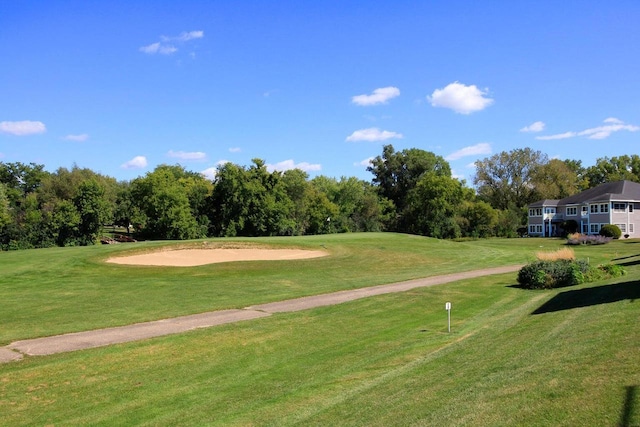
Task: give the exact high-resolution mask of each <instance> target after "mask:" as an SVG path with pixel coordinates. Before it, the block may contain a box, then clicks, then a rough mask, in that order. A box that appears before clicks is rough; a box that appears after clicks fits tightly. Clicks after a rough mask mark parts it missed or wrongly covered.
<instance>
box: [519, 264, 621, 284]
mask: <svg viewBox="0 0 640 427" xmlns="http://www.w3.org/2000/svg"><path fill="white" fill-rule="evenodd" d="M623 274H626V271H625V270H624V268H622V266H620V265H616V264H606V265H600V266H598V267H591V266H589V262H588V261H586V260H567V259H560V260H555V261H536V262H532V263H530V264H527V265H525V266H524V267H522V268H521V269H520V271H519V272H518V283H519V284H520V285H522V286H523V287H525V288H527V289H552V288H560V287H563V286H573V285H579V284H581V283H585V282H594V281H596V280H604V279H609V278H612V277H619V276H622V275H623Z"/></svg>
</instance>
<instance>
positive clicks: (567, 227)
mask: <svg viewBox="0 0 640 427" xmlns="http://www.w3.org/2000/svg"><path fill="white" fill-rule="evenodd" d="M560 228H562V230H563V232H564V233H566V234H567V235H569V234H574V233H577V232H578V228H579V226H578V221H576V220H575V219H568V220H566V221H562V223H560Z"/></svg>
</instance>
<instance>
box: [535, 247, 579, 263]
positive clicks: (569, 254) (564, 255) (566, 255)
mask: <svg viewBox="0 0 640 427" xmlns="http://www.w3.org/2000/svg"><path fill="white" fill-rule="evenodd" d="M536 258H538V260H539V261H558V260H561V259H566V260H573V259H576V254H575V253H574V252H573V249H571V248H562V249H558V250H557V251H554V252H537V253H536Z"/></svg>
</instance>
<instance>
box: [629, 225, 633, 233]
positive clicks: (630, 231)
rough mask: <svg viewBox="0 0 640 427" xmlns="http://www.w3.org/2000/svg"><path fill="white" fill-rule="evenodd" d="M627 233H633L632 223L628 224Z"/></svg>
mask: <svg viewBox="0 0 640 427" xmlns="http://www.w3.org/2000/svg"><path fill="white" fill-rule="evenodd" d="M629 233H633V224H629Z"/></svg>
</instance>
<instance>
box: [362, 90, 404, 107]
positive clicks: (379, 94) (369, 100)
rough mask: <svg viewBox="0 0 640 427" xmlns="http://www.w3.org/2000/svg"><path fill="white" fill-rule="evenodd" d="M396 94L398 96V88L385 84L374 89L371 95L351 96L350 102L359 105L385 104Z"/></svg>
mask: <svg viewBox="0 0 640 427" xmlns="http://www.w3.org/2000/svg"><path fill="white" fill-rule="evenodd" d="M396 96H400V89H398V88H397V87H393V86H387V87H381V88H378V89H375V90H374V91H373V93H372V94H371V95H356V96H354V97H352V98H351V102H352V103H354V104H356V105H361V106H368V105H378V104H386V103H387V101H389V100H390V99H392V98H395V97H396Z"/></svg>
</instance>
